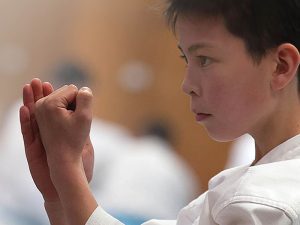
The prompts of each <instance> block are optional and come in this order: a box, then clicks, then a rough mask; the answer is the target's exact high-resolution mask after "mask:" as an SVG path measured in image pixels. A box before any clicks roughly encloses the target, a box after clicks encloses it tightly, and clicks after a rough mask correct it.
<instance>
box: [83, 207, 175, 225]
mask: <svg viewBox="0 0 300 225" xmlns="http://www.w3.org/2000/svg"><path fill="white" fill-rule="evenodd" d="M85 225H124V224H123V223H121V222H120V221H119V220H117V219H116V218H114V217H112V216H111V215H109V214H108V213H107V212H105V211H104V210H103V209H102V208H101V207H100V206H98V207H97V208H96V209H95V211H94V212H93V213H92V215H91V216H90V218H89V219H88V221H87V222H86V224H85ZM143 225H176V220H149V221H147V222H145V223H143Z"/></svg>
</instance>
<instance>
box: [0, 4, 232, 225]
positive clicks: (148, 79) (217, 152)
mask: <svg viewBox="0 0 300 225" xmlns="http://www.w3.org/2000/svg"><path fill="white" fill-rule="evenodd" d="M163 6H164V5H163V1H158V0H126V1H122V0H85V1H83V0H51V1H49V0H48V1H47V0H44V1H41V0H24V1H16V0H0V76H1V82H0V118H1V123H0V125H1V128H2V129H1V130H2V139H0V140H2V142H1V143H0V144H1V149H0V157H1V161H0V162H1V173H0V174H1V177H0V186H2V189H3V190H2V189H1V187H0V191H1V190H2V192H1V195H2V196H1V197H0V198H2V199H4V200H2V202H4V203H3V205H5V204H7V205H9V204H10V203H7V202H13V201H14V204H15V205H18V204H24V202H22V201H18V200H13V198H14V195H16V194H15V193H14V194H11V195H12V196H9V197H7V196H8V190H12V188H11V186H8V187H6V189H5V188H4V187H5V186H6V184H7V183H8V182H9V181H8V180H9V179H8V178H10V179H11V177H12V176H13V177H14V179H15V180H17V181H21V180H23V179H26V180H27V179H28V180H30V179H29V178H30V177H29V174H28V173H26V174H25V175H24V176H27V178H22V177H20V176H21V175H22V173H20V172H18V166H19V165H21V164H22V162H23V161H24V160H23V158H24V153H23V146H22V142H21V141H22V139H21V138H20V132H19V130H18V129H19V128H18V117H17V115H18V112H17V110H18V106H19V104H20V98H21V94H22V87H23V85H24V84H25V83H28V82H30V80H31V79H32V78H34V77H39V78H41V79H43V80H50V81H52V82H57V86H59V85H62V84H63V83H64V80H63V79H65V83H68V82H69V80H73V82H75V81H76V79H77V81H78V82H79V83H80V84H83V85H89V86H91V87H92V89H93V93H94V96H95V105H94V114H95V117H97V118H99V120H101V122H103V121H105V125H107V124H108V125H109V126H112V127H114V129H109V128H103V126H104V125H103V124H102V125H100V126H102V131H99V132H98V133H97V132H96V130H97V129H95V134H94V141H95V142H100V143H101V142H102V140H109V139H106V138H105V135H106V134H107V133H108V132H107V131H108V130H110V131H111V133H114V131H113V130H117V133H118V135H119V136H118V135H116V136H114V135H115V134H113V135H112V136H111V137H115V138H112V141H111V142H116V143H114V144H117V142H118V141H120V140H121V139H122V138H124V135H125V136H126V138H127V137H130V140H135V138H137V137H141V136H145V135H149V134H151V135H153V134H154V136H159V137H160V138H162V139H164V141H166V142H168V146H169V147H168V148H172V150H171V151H172V156H171V155H168V156H166V155H164V156H163V157H162V156H160V155H159V154H158V155H157V157H158V158H160V157H161V159H163V158H164V157H165V158H168V157H169V158H170V157H174V155H176V157H177V158H178V159H180V163H182V164H184V168H185V173H183V174H187V173H188V174H190V175H189V176H190V177H191V179H193V181H190V182H191V183H192V185H190V186H193V187H192V188H191V189H190V190H189V189H187V188H185V187H182V188H183V189H186V190H188V192H191V193H190V196H189V197H186V198H185V199H187V198H191V199H190V200H192V199H193V198H195V197H197V195H199V194H200V193H202V192H203V191H205V190H206V189H207V182H208V180H209V179H210V178H211V177H212V176H213V175H215V174H216V173H218V172H219V171H221V170H223V169H224V168H225V167H226V164H227V161H228V156H229V150H230V148H231V143H217V142H214V141H212V140H210V138H209V137H208V136H207V134H206V132H205V130H204V129H203V128H202V127H201V126H199V125H197V124H196V123H195V121H194V117H193V114H192V113H191V112H190V111H189V99H188V97H187V96H186V95H185V94H183V92H182V91H181V88H180V85H181V82H182V79H183V74H184V63H183V62H182V61H181V59H179V57H178V56H179V52H178V50H177V47H176V46H177V41H176V39H175V38H174V35H173V34H172V32H170V30H168V28H167V26H166V24H165V22H164V19H163V16H162V9H163ZM63 75H65V76H63ZM68 76H71V77H68ZM82 76H83V77H84V78H82ZM74 79H75V81H74ZM85 79H86V80H85ZM9 116H10V117H9ZM96 123H97V122H96ZM13 126H14V130H13ZM10 130H11V131H10ZM120 130H121V131H120ZM101 132H102V133H101ZM120 133H121V134H120ZM101 135H103V136H101ZM3 136H5V137H3ZM122 140H123V139H122ZM123 141H124V140H123ZM17 143H20V145H18V144H17ZM120 143H124V142H122V141H120ZM130 143H133V142H130ZM12 144H14V145H15V146H10V145H12ZM101 144H102V145H104V144H103V142H102V143H101ZM101 144H100V145H101ZM107 145H109V143H108V144H107ZM17 146H20V147H17ZM122 146H126V148H127V149H130V146H132V145H131V144H129V145H127V144H126V145H124V144H123V145H122V144H119V145H117V146H114V147H113V148H114V149H117V150H116V151H115V153H114V154H113V156H110V157H116V158H118V156H120V155H127V156H128V154H127V153H126V154H124V152H126V151H125V150H122ZM128 146H129V147H128ZM134 146H135V147H132V148H137V149H136V151H139V148H142V147H141V145H140V142H139V144H138V145H137V144H134ZM139 146H140V147H139ZM147 146H149V145H147ZM13 148H15V149H16V150H14V151H15V153H14V154H12V153H11V151H12V149H13ZM99 148H101V147H99ZM148 149H149V147H148ZM95 150H96V154H97V149H95ZM99 151H100V150H99ZM113 151H114V150H109V151H108V150H107V151H106V153H107V152H113ZM147 154H148V153H147ZM147 154H145V155H147ZM22 157H23V158H22ZM96 157H98V158H99V164H100V161H101V160H102V161H106V162H108V161H109V159H108V158H109V157H107V158H105V157H104V156H103V157H102V155H101V154H98V155H97V156H96ZM18 158H20V160H22V162H19V161H18ZM119 158H120V157H119ZM119 158H118V159H119ZM133 158H134V157H130V159H128V157H127V159H126V160H127V161H121V163H119V164H118V165H123V164H124V165H126V166H131V165H135V162H132V159H133ZM148 158H149V157H148ZM104 159H105V160H104ZM146 159H147V157H146ZM178 159H176V160H178ZM122 160H123V158H122ZM137 160H141V161H142V162H144V161H145V162H146V161H147V160H145V159H144V158H143V159H141V158H139V157H137ZM143 160H144V161H143ZM155 160H156V159H155ZM155 160H154V162H155V163H154V164H155V166H156V167H160V165H162V164H163V165H165V164H166V165H167V163H165V161H161V162H156V161H155ZM109 162H111V161H109ZM118 162H120V161H118ZM125 162H126V163H125ZM96 163H97V162H96ZM101 163H103V162H101ZM112 164H117V163H115V162H114V163H113V162H111V164H108V168H110V167H112V166H111V165H112ZM96 166H97V165H96ZM152 166H153V164H152ZM96 168H97V167H96ZM99 168H100V167H99ZM101 168H102V167H101ZM103 168H104V167H103ZM135 168H136V167H135ZM172 168H173V167H172V166H170V167H167V168H166V170H170V169H172ZM26 169H27V168H25V169H19V170H20V171H23V170H26ZM134 170H136V169H133V170H132V171H134ZM149 170H150V169H148V170H146V171H149ZM174 170H175V172H174V173H177V174H178V173H180V172H176V169H174ZM8 171H9V172H8ZM101 171H104V170H103V169H99V170H96V174H95V176H97V174H98V176H99V177H100V176H101ZM116 171H119V172H120V169H115V170H114V173H115V172H116ZM132 171H131V172H128V174H132ZM151 171H152V169H151ZM187 171H188V172H187ZM170 172H172V171H170ZM114 173H112V174H114ZM158 173H161V172H158ZM8 174H9V175H8ZM177 174H175V176H176V175H177ZM152 175H153V174H152ZM181 175H182V174H181ZM105 176H106V177H118V176H120V177H124V175H121V174H118V175H105ZM154 176H156V175H155V174H154ZM184 176H185V175H182V177H184ZM28 177H29V178H28ZM145 177H147V175H145ZM182 177H180V176H179V178H180V179H181V180H182ZM5 179H7V180H5ZM132 179H133V178H132ZM139 179H141V178H140V177H139ZM96 180H97V178H96ZM119 180H120V179H119ZM128 180H130V179H128ZM148 180H149V179H148ZM162 180H163V182H162V183H166V182H168V178H166V179H165V178H163V179H162ZM17 181H15V182H16V183H13V187H14V190H15V192H19V194H20V193H22V192H23V193H25V188H24V187H23V185H22V183H18V182H17ZM26 182H27V183H28V186H30V185H32V183H31V184H30V182H31V181H26ZM101 182H103V181H99V183H101ZM182 182H183V180H182ZM187 182H188V181H187ZM112 183H113V182H112ZM124 183H126V180H125V181H124ZM136 185H137V184H135V185H134V186H136ZM99 186H101V185H99V184H96V182H95V184H94V187H95V189H97V188H98V189H99V188H103V187H99ZM170 187H172V185H171V186H170ZM131 188H132V186H131V187H130V189H131ZM29 189H30V188H28V190H29ZM104 189H110V190H111V189H112V187H111V186H109V188H108V187H105V188H104ZM18 190H19V191H18ZM131 190H132V189H131ZM33 191H34V192H37V191H36V190H35V189H34V188H33ZM96 192H97V191H96ZM99 192H100V191H99ZM5 195H7V196H6V197H5ZM20 195H21V194H20ZM101 195H103V194H99V196H101ZM106 196H107V195H106ZM175 196H178V194H177V195H175ZM99 198H101V197H99ZM119 198H121V197H119ZM132 198H134V197H132ZM24 201H29V200H28V199H27V200H24ZM39 201H40V200H38V201H37V202H38V203H37V204H40V202H39ZM186 201H187V200H186ZM0 202H1V201H0ZM16 202H17V203H16ZM28 204H29V205H30V204H33V201H31V202H28ZM14 207H16V206H14ZM108 207H110V206H108ZM149 207H150V206H149ZM8 208H9V207H8ZM23 208H24V207H23ZM25 208H26V207H25ZM27 208H28V205H27ZM41 208H42V205H41ZM25 211H26V210H25ZM112 211H114V210H112ZM115 211H118V212H117V213H116V214H119V215H120V218H121V217H122V216H124V215H125V216H126V215H128V214H130V213H129V212H125V213H124V212H121V211H122V210H121V209H118V210H115ZM4 212H5V211H4ZM120 212H121V213H120ZM39 213H40V212H38V211H37V212H36V214H39ZM4 214H6V215H7V213H4ZM153 215H154V216H155V214H153ZM151 216H152V215H151ZM146 217H147V216H146ZM162 217H163V216H162ZM0 218H1V213H0ZM139 218H141V217H139ZM0 224H1V222H0ZM16 224H17V222H16ZM22 224H25V223H24V222H23V223H22ZM31 224H33V223H32V222H31ZM36 224H41V223H38V222H37V223H36Z"/></svg>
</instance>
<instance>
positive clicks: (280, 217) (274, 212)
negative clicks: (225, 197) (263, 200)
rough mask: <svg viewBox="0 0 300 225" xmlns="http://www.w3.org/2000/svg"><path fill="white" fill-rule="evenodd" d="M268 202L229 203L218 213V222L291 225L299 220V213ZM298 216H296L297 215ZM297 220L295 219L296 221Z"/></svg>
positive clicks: (245, 224) (228, 224) (239, 224)
mask: <svg viewBox="0 0 300 225" xmlns="http://www.w3.org/2000/svg"><path fill="white" fill-rule="evenodd" d="M291 212H292V211H290V212H289V213H288V209H280V207H275V206H271V205H267V204H258V203H252V202H236V203H231V204H229V205H227V206H226V207H225V208H223V209H222V210H221V211H220V213H218V215H217V218H216V222H217V223H218V224H222V225H232V224H236V225H247V224H280V225H291V224H294V222H295V221H298V218H297V215H296V214H295V213H294V215H293V214H290V213H291ZM288 214H289V215H288ZM295 216H296V217H295ZM294 220H295V221H294Z"/></svg>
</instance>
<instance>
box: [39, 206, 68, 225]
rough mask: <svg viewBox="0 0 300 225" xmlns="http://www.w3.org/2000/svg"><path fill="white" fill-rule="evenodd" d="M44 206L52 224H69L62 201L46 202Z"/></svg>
mask: <svg viewBox="0 0 300 225" xmlns="http://www.w3.org/2000/svg"><path fill="white" fill-rule="evenodd" d="M44 206H45V209H46V212H47V215H48V218H49V221H50V224H51V225H68V223H67V221H66V218H65V214H64V210H63V207H62V205H61V203H60V202H45V203H44Z"/></svg>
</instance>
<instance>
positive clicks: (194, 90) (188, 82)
mask: <svg viewBox="0 0 300 225" xmlns="http://www.w3.org/2000/svg"><path fill="white" fill-rule="evenodd" d="M181 89H182V91H183V92H184V93H186V94H187V95H190V96H193V95H198V96H200V94H201V91H200V88H199V87H197V83H196V82H194V81H193V80H192V79H191V76H190V74H189V72H187V74H186V76H185V78H184V80H183V82H182V84H181Z"/></svg>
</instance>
